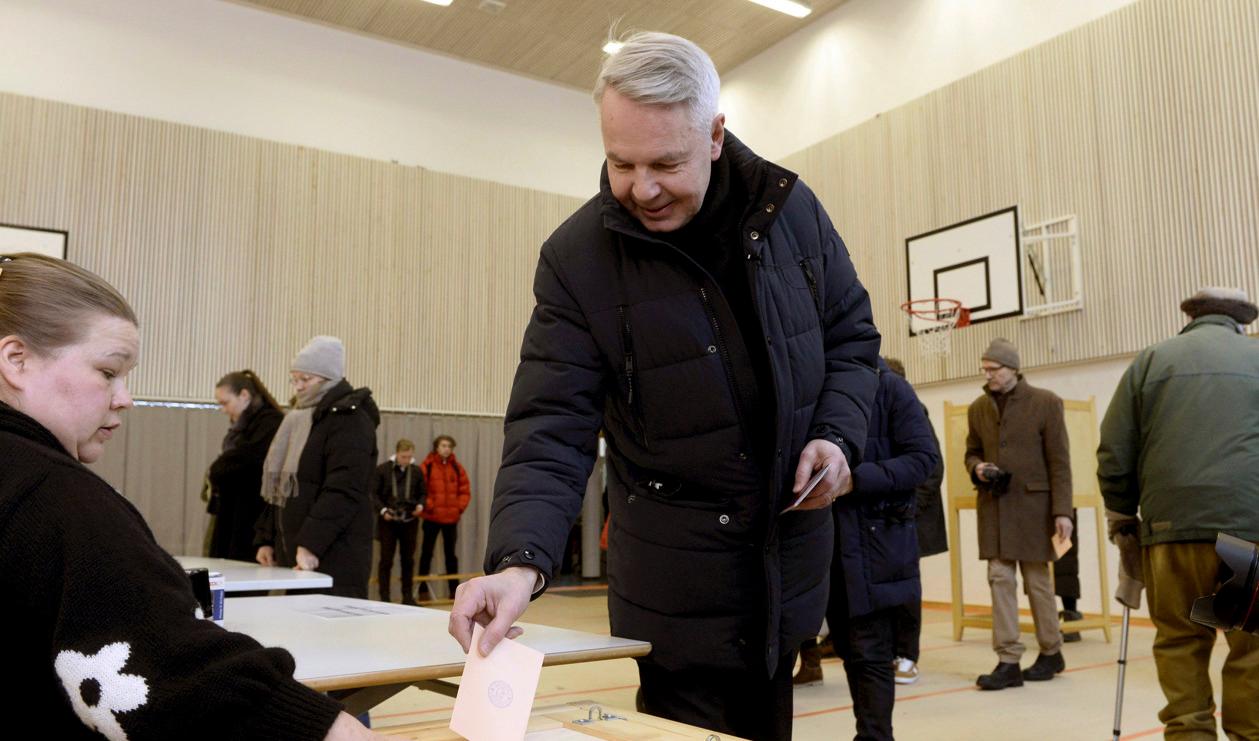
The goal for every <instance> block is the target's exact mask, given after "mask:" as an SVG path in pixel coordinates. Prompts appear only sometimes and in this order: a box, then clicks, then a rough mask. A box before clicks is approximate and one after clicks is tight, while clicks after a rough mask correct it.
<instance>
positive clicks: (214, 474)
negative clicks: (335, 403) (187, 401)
mask: <svg viewBox="0 0 1259 741" xmlns="http://www.w3.org/2000/svg"><path fill="white" fill-rule="evenodd" d="M214 399H215V401H217V402H218V405H219V408H220V409H222V410H223V413H224V414H226V415H227V416H228V418H229V419H230V420H231V421H232V426H231V428H230V429H229V430H228V431H227V436H226V437H224V438H223V452H222V453H221V454H220V455H219V457H218V458H217V459H215V461H214V463H212V464H210V470H209V472H208V473H207V474H206V478H207V479H208V480H209V483H210V512H211V514H213V515H215V522H214V534H213V535H212V536H211V537H210V557H211V558H230V559H234V560H237V561H252V560H254V555H255V554H256V552H257V549H256V548H254V526H255V525H256V524H257V522H258V516H259V515H261V514H262V509H263V505H264V502H263V501H262V496H261V495H260V494H259V491H260V490H261V488H262V461H263V460H264V459H265V458H266V457H267V450H268V449H269V448H270V447H271V439H272V438H273V437H275V431H276V430H277V429H278V428H279V427H280V421H281V420H283V419H284V413H283V412H281V411H280V405H279V404H277V403H276V401H275V399H274V398H272V396H271V393H270V392H269V391H267V387H266V386H265V385H264V384H263V383H262V380H261V379H259V378H258V376H257V375H255V374H254V372H253V371H250V370H243V371H233V372H232V373H228V374H227V375H226V376H223V378H222V379H220V380H219V382H218V384H217V385H216V386H215V388H214Z"/></svg>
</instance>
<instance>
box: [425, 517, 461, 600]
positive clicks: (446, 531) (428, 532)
mask: <svg viewBox="0 0 1259 741" xmlns="http://www.w3.org/2000/svg"><path fill="white" fill-rule="evenodd" d="M438 535H441V536H442V552H443V553H444V554H445V556H446V573H447V574H458V573H459V557H458V556H456V555H455V541H456V540H457V539H458V537H459V524H458V523H455V524H454V525H441V524H439V523H436V522H429V521H428V520H425V521H424V543H423V545H421V546H420V573H421V574H427V573H429V569H431V568H432V567H433V549H434V548H436V547H437V536H438ZM457 586H459V580H458V579H452V580H451V581H450V593H451V594H454V593H455V587H457ZM420 588H421V589H425V588H427V585H425V584H421V585H420Z"/></svg>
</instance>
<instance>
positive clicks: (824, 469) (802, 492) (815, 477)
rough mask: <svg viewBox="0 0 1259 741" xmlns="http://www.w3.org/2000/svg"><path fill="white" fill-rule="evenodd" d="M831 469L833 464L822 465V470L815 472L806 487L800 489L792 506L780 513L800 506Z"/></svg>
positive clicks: (783, 513) (785, 512)
mask: <svg viewBox="0 0 1259 741" xmlns="http://www.w3.org/2000/svg"><path fill="white" fill-rule="evenodd" d="M829 470H831V464H829V463H827V464H826V465H825V466H822V470H820V471H818V472H817V473H815V474H813V478H811V479H809V483H807V484H805V485H804V488H803V489H801V490H800V496H798V497H796V501H794V502H792V503H791V506H790V507H788V508H786V509H784V510H783V511H782V512H779V513H778V514H780V515H785V514H787V513H788V512H790V511H791V510H793V509H795V508H796V507H799V506H800V503H801V502H803V501H804V498H805V497H807V496H809V495H810V494H812V493H813V490H814V489H816V488H817V485H818V484H820V483H822V478H823V477H824V476H826V472H827V471H829Z"/></svg>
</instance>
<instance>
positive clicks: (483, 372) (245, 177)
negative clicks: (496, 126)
mask: <svg viewBox="0 0 1259 741" xmlns="http://www.w3.org/2000/svg"><path fill="white" fill-rule="evenodd" d="M522 146H527V144H526V143H522ZM595 177H596V173H593V172H592V173H591V184H592V188H593V187H594V183H595ZM578 205H579V201H578V200H576V199H573V198H569V197H564V196H558V195H552V194H547V193H540V192H534V191H529V190H525V189H522V188H513V187H508V186H504V185H498V184H495V183H491V182H486V181H478V180H472V179H469V178H464V177H459V176H454V175H447V174H442V173H436V172H430V171H426V170H422V169H419V168H412V167H402V166H399V165H394V164H390V163H386V162H375V161H370V160H365V159H361V158H356V157H349V156H345V155H338V154H332V153H328V152H319V151H313V150H309V149H303V148H301V147H296V146H291V145H286V144H278V143H274V142H266V141H260V140H257V139H251V138H248V137H243V136H238V135H234V134H226V133H221V132H215V131H209V130H205V129H198V128H193V127H189V126H182V125H177V124H171V123H165V122H161V121H154V120H148V119H143V118H137V117H134V116H124V115H120V114H116V113H109V112H106V111H100V110H92V109H86V108H80V107H76V106H71V105H66V104H62V103H55V102H49V101H43V100H36V99H32V98H25V97H19V96H14V95H3V94H0V223H8V224H18V225H27V226H38V227H47V228H57V229H65V230H68V231H69V233H70V247H69V250H70V257H71V259H72V260H74V261H75V262H77V263H79V264H81V265H84V266H85V267H88V268H89V269H92V270H94V271H96V272H98V273H100V274H101V275H103V276H104V277H105V278H106V279H108V280H109V281H111V282H112V283H113V284H114V285H116V286H117V287H118V288H119V289H120V290H121V291H122V292H123V294H124V295H126V296H127V297H128V298H129V299H130V300H131V302H132V303H133V305H134V306H135V308H136V311H137V313H138V314H139V316H140V319H141V325H142V326H141V335H142V340H143V357H142V361H141V364H140V367H139V368H137V370H136V372H135V374H134V376H133V382H132V390H133V392H134V393H135V395H136V396H139V397H149V398H163V399H208V398H210V395H211V392H212V387H213V384H214V382H215V381H216V380H217V379H218V378H219V377H220V376H221V375H222V374H223V373H224V372H226V371H228V370H232V369H236V368H243V367H251V368H254V369H255V370H257V371H258V372H259V373H260V374H262V376H263V378H264V379H265V380H266V381H267V382H268V383H269V384H270V385H271V386H272V387H273V389H274V390H275V391H276V395H277V396H278V397H279V398H281V400H283V399H284V398H285V397H286V396H287V387H286V372H287V368H288V362H289V360H290V359H291V358H292V357H293V355H294V353H295V352H296V351H297V350H298V348H300V347H301V345H302V344H303V343H304V342H305V341H306V340H307V339H308V338H309V337H310V336H311V335H314V334H334V335H338V336H340V337H342V338H343V339H344V340H345V341H346V345H347V348H348V354H349V360H348V376H349V378H350V380H351V381H352V382H354V383H356V384H359V385H367V386H371V387H372V388H373V390H374V391H375V392H376V397H377V400H378V402H379V403H380V404H381V405H382V406H385V407H389V408H399V409H425V410H450V411H458V412H471V413H495V414H501V413H502V411H503V409H504V407H505V406H506V401H507V393H508V390H509V388H510V385H511V378H512V373H513V371H514V369H515V364H516V361H517V358H518V355H519V348H520V335H521V330H522V329H523V327H524V323H525V322H526V320H527V319H528V316H529V312H530V310H531V308H532V305H533V300H532V293H531V286H532V277H533V269H534V266H535V264H536V261H537V254H538V249H539V246H540V245H541V243H542V241H543V240H544V239H545V238H546V236H547V235H548V234H549V233H550V232H551V230H552V229H554V228H555V226H557V225H558V224H559V223H560V221H562V220H563V219H564V218H565V217H566V216H567V215H568V214H570V213H571V212H572V211H573V210H574V209H576V207H577V206H578Z"/></svg>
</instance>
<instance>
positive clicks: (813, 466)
mask: <svg viewBox="0 0 1259 741" xmlns="http://www.w3.org/2000/svg"><path fill="white" fill-rule="evenodd" d="M828 464H829V465H830V467H831V470H830V471H828V472H827V473H826V476H825V477H823V478H822V481H821V482H820V483H818V485H817V487H816V488H814V489H813V493H811V494H809V496H807V497H805V500H804V501H803V502H801V503H800V506H798V507H796V509H800V510H804V509H822V508H824V507H829V506H831V503H832V502H834V501H835V499H836V498H838V497H842V496H843V495H845V494H847V493H848V492H850V491H852V471H850V470H849V468H848V459H847V458H845V457H844V451H843V450H840V448H839V446H838V445H836V444H835V443H833V442H831V441H829V440H813V441H811V442H810V443H809V444H808V445H806V446H804V450H802V451H800V463H799V464H798V465H797V466H796V481H795V485H794V486H793V487H792V489H791V491H792V493H793V494H796V495H797V496H798V495H799V494H800V492H802V491H804V487H805V486H806V485H807V484H808V483H809V479H811V478H813V474H814V472H816V471H818V470H820V469H821V468H822V467H823V466H825V465H828Z"/></svg>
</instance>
